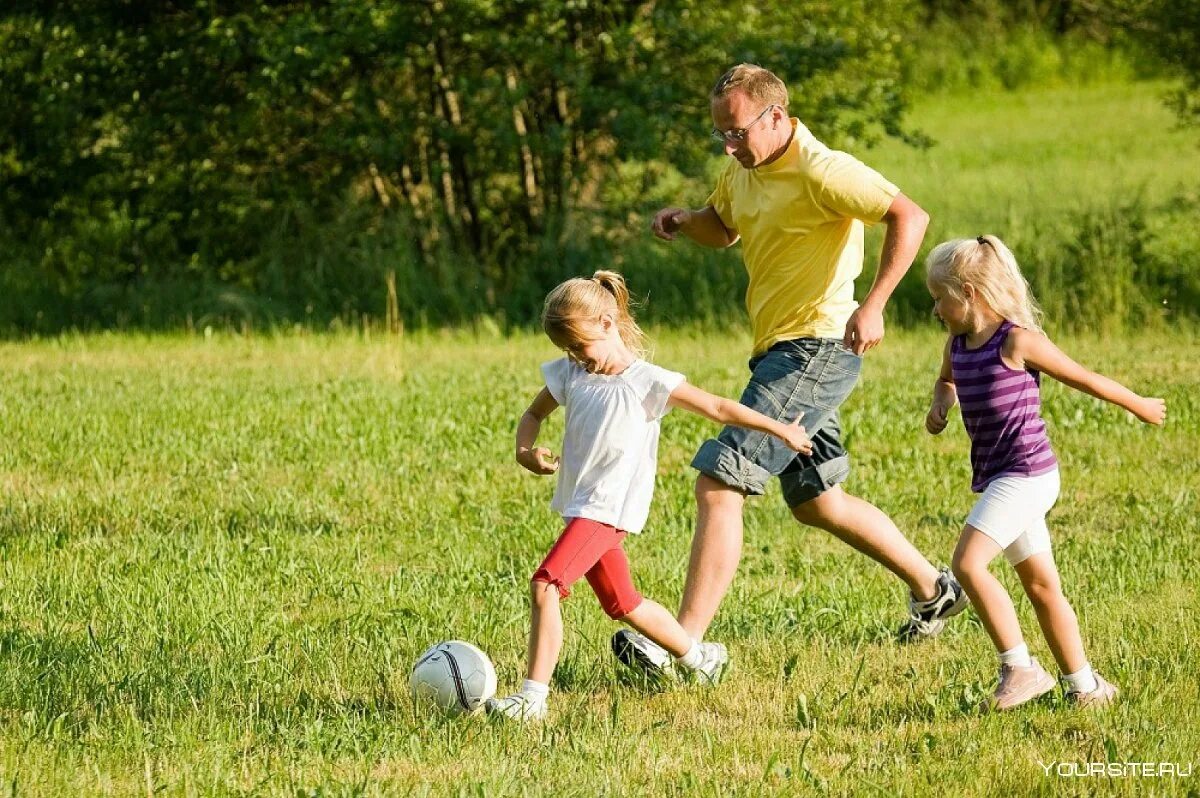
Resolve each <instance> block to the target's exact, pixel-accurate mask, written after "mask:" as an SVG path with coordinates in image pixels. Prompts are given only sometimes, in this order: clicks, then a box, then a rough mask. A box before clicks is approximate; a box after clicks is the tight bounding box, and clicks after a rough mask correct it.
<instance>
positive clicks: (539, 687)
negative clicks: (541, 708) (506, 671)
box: [517, 679, 550, 704]
mask: <svg viewBox="0 0 1200 798" xmlns="http://www.w3.org/2000/svg"><path fill="white" fill-rule="evenodd" d="M517 692H518V693H519V694H521V695H523V696H524V697H525V698H526V699H527V700H528V701H529V702H530V703H532V704H544V703H546V698H547V697H549V695H550V685H548V684H542V683H541V682H535V681H534V680H533V679H526V680H525V681H524V682H522V683H521V689H520V690H518V691H517Z"/></svg>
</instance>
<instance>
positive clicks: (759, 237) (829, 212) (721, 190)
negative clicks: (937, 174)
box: [707, 118, 900, 354]
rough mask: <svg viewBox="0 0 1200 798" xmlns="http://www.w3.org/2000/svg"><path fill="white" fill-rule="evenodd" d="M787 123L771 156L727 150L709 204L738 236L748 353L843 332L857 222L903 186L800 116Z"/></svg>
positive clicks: (859, 230) (880, 209) (857, 245)
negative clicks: (743, 160)
mask: <svg viewBox="0 0 1200 798" xmlns="http://www.w3.org/2000/svg"><path fill="white" fill-rule="evenodd" d="M792 125H793V127H794V128H795V133H794V135H793V136H792V141H791V144H789V145H788V148H787V151H786V152H785V153H784V154H783V155H782V156H780V157H779V158H778V159H776V160H775V161H773V162H772V163H769V164H766V165H764V166H760V167H758V168H757V169H744V168H742V167H741V166H740V165H739V164H738V162H737V161H735V160H733V159H732V158H731V159H730V160H729V164H728V166H726V167H725V170H724V171H723V172H722V173H721V176H720V177H719V178H718V179H717V187H716V189H715V190H714V191H713V193H712V196H710V197H709V198H708V203H707V204H708V205H711V206H712V207H713V209H714V210H716V212H717V215H718V216H720V217H721V221H722V222H723V223H724V225H725V226H726V227H728V228H729V229H730V230H731V231H733V232H734V233H737V234H738V235H740V236H741V238H742V257H743V258H744V259H745V263H746V271H747V272H748V273H749V274H750V285H749V287H748V288H747V290H746V310H747V311H749V313H750V322H751V324H752V325H753V328H754V353H755V354H759V353H761V352H765V351H766V350H767V349H769V348H770V347H771V346H772V345H774V344H776V343H778V342H780V341H787V340H790V339H793V338H841V337H842V336H843V335H844V334H845V332H846V322H847V321H848V320H849V318H850V314H851V313H853V312H854V309H855V308H856V307H858V303H857V302H855V301H854V278H856V277H858V275H859V274H860V273H861V272H862V266H863V230H864V227H863V224H864V223H866V224H875V223H876V222H878V221H879V220H880V219H882V218H883V215H884V214H885V213H887V210H888V208H889V207H891V204H892V200H894V199H895V198H896V195H897V194H899V193H900V189H898V188H896V186H894V185H892V184H891V183H890V182H888V181H887V180H886V179H885V178H884V177H883V175H881V174H879V173H878V172H876V171H875V170H874V169H872V168H870V167H869V166H867V165H865V164H864V163H862V162H861V161H859V160H858V159H857V158H855V157H854V156H852V155H849V154H847V153H844V152H839V151H837V150H831V149H829V148H828V147H826V146H825V145H824V144H822V143H821V142H819V141H817V140H816V138H814V137H813V135H812V133H810V132H809V131H808V128H806V127H805V126H804V125H802V124H800V121H799V120H798V119H794V118H793V119H792Z"/></svg>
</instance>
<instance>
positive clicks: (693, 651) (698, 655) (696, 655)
mask: <svg viewBox="0 0 1200 798" xmlns="http://www.w3.org/2000/svg"><path fill="white" fill-rule="evenodd" d="M675 661H676V662H678V663H679V664H680V665H682V666H683V667H685V668H687V669H688V670H689V671H694V670H696V668H699V667H700V663H701V662H703V661H704V652H703V651H701V650H700V644H699V643H697V642H696V641H695V640H693V641H692V647H691V648H689V649H688V650H687V653H686V654H684V655H683V656H682V657H676V658H675Z"/></svg>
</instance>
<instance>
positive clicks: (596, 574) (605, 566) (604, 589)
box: [533, 518, 642, 618]
mask: <svg viewBox="0 0 1200 798" xmlns="http://www.w3.org/2000/svg"><path fill="white" fill-rule="evenodd" d="M626 534H628V533H626V532H624V531H623V530H620V529H617V528H616V527H614V526H612V525H611V524H602V523H600V522H599V521H591V520H589V519H587V518H570V519H567V528H566V529H564V530H563V533H562V534H561V535H559V537H558V540H557V541H555V542H554V545H553V546H552V547H551V548H550V553H549V554H547V555H546V559H544V560H542V564H541V565H539V566H538V569H537V570H536V571H534V573H533V581H534V582H545V583H546V584H550V585H554V586H555V587H556V588H558V594H559V595H560V596H562V597H563V598H566V597H567V596H569V595H571V585H573V584H575V583H576V582H578V581H579V577H581V576H586V577H587V580H588V584H589V585H591V586H592V590H594V591H596V598H598V599H600V606H601V607H603V608H604V612H605V613H607V614H608V617H610V618H621V617H623V616H625V615H627V614H629V613H630V612H633V611H634V610H635V609H637V607H638V605H639V604H641V603H642V595H641V594H640V593H638V592H637V588H635V587H634V586H633V579H632V578H631V577H630V575H629V560H628V559H627V558H626V557H625V550H624V549H623V548H621V545H622V543H624V541H625V536H626Z"/></svg>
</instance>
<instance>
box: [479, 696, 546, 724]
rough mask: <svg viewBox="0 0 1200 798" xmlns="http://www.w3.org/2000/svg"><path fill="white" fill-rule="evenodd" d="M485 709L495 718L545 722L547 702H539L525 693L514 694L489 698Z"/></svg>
mask: <svg viewBox="0 0 1200 798" xmlns="http://www.w3.org/2000/svg"><path fill="white" fill-rule="evenodd" d="M484 707H485V708H486V709H487V713H488V714H489V715H491V716H493V717H502V718H510V719H512V720H518V721H534V720H543V719H545V717H546V712H547V709H546V702H545V701H537V700H535V699H532V698H530V697H529V696H527V695H525V694H524V693H513V694H512V695H510V696H506V697H505V698H489V699H488V700H487V703H485V704H484Z"/></svg>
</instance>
